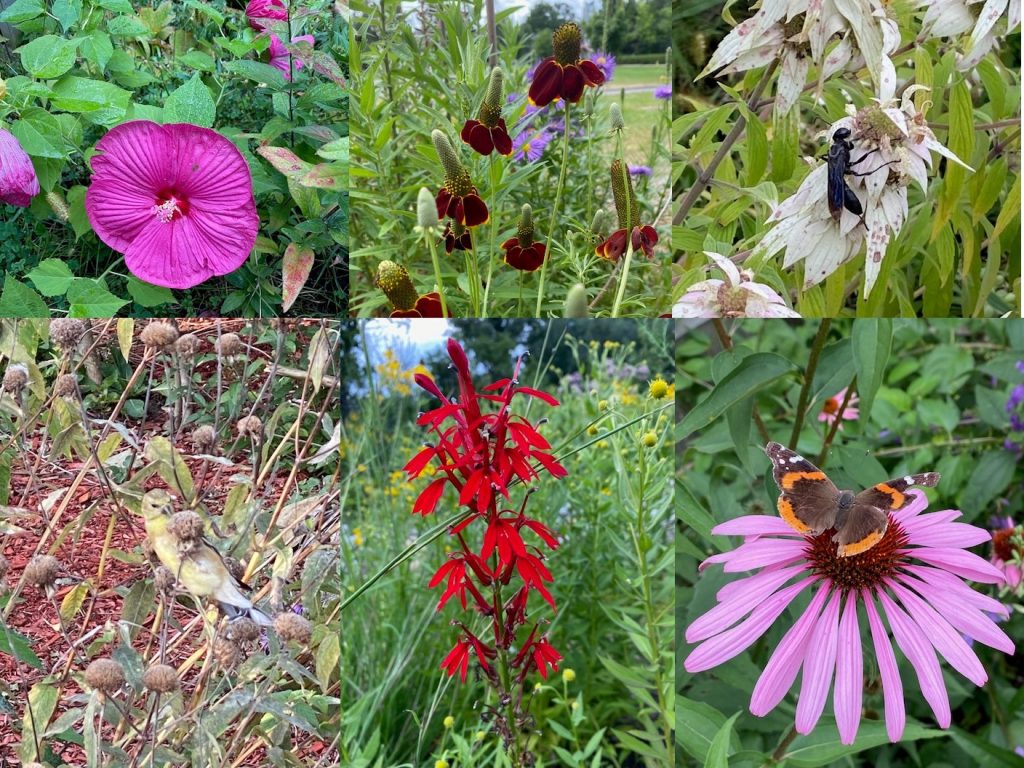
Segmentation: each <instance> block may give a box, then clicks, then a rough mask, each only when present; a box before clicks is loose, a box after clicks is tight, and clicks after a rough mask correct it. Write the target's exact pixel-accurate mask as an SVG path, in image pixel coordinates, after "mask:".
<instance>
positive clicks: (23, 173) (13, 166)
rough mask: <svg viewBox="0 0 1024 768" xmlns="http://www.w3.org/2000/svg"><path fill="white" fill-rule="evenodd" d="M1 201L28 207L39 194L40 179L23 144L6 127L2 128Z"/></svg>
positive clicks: (0, 150) (0, 151)
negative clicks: (22, 146)
mask: <svg viewBox="0 0 1024 768" xmlns="http://www.w3.org/2000/svg"><path fill="white" fill-rule="evenodd" d="M0 158H3V162H0V202H3V203H8V204H10V205H15V206H18V207H19V208H28V207H29V205H31V204H32V198H33V197H35V196H36V195H38V194H39V179H38V178H37V177H36V169H35V168H34V167H33V166H32V161H31V160H30V159H29V156H28V155H27V154H26V153H25V150H23V149H22V148H21V144H20V143H19V142H18V140H17V139H16V138H15V137H14V134H12V133H11V132H10V131H8V130H7V129H6V128H0Z"/></svg>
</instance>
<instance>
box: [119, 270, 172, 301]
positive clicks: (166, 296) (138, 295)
mask: <svg viewBox="0 0 1024 768" xmlns="http://www.w3.org/2000/svg"><path fill="white" fill-rule="evenodd" d="M128 293H129V294H131V297H132V298H133V299H134V300H135V303H136V304H138V305H139V306H142V307H146V308H149V307H158V306H160V305H161V304H173V303H174V294H173V293H171V289H170V288H164V287H162V286H159V285H153V284H151V283H147V282H144V281H142V280H139V278H137V277H135V275H131V276H130V277H129V278H128Z"/></svg>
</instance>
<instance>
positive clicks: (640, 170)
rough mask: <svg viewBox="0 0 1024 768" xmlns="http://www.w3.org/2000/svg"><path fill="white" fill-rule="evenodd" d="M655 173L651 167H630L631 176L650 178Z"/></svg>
mask: <svg viewBox="0 0 1024 768" xmlns="http://www.w3.org/2000/svg"><path fill="white" fill-rule="evenodd" d="M653 173H654V171H653V170H651V168H650V166H647V165H631V166H629V175H630V176H650V175H652V174H653Z"/></svg>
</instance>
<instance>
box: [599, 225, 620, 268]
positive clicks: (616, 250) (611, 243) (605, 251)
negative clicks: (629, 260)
mask: <svg viewBox="0 0 1024 768" xmlns="http://www.w3.org/2000/svg"><path fill="white" fill-rule="evenodd" d="M594 252H595V253H596V254H597V255H598V256H600V257H601V258H602V259H608V260H609V261H618V259H619V256H621V255H622V254H624V253H625V252H626V230H624V229H617V230H615V231H614V232H612V233H611V235H610V236H609V237H608V239H607V240H605V241H604V242H603V243H601V244H600V245H599V246H597V248H595V249H594Z"/></svg>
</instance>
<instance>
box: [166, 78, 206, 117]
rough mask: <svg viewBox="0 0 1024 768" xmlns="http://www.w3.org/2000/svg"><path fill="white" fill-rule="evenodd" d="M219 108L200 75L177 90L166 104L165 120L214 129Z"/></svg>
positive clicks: (168, 98)
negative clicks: (214, 121)
mask: <svg viewBox="0 0 1024 768" xmlns="http://www.w3.org/2000/svg"><path fill="white" fill-rule="evenodd" d="M216 115H217V107H216V105H215V104H214V103H213V96H211V95H210V89H209V88H207V87H206V86H205V85H204V84H203V81H202V80H200V79H199V73H198V72H197V73H196V74H194V75H192V79H191V80H189V81H188V82H187V83H185V84H184V85H182V86H181V87H179V88H177V89H175V90H174V91H173V92H172V93H171V95H170V96H168V97H167V100H166V101H165V102H164V120H166V121H167V122H168V123H192V124H193V125H201V126H203V127H204V128H211V127H213V120H214V118H215V117H216Z"/></svg>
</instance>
